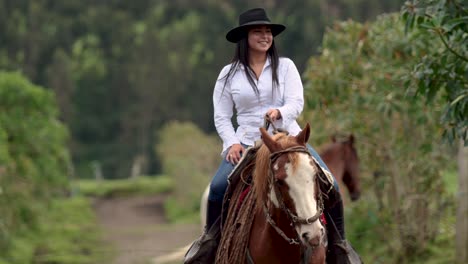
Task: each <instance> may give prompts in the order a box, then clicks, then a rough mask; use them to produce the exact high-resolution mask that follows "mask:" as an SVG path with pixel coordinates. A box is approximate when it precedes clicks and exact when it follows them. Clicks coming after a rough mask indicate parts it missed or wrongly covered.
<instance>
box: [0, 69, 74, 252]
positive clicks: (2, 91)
mask: <svg viewBox="0 0 468 264" xmlns="http://www.w3.org/2000/svg"><path fill="white" fill-rule="evenodd" d="M57 114H58V111H57V107H56V104H55V101H54V96H53V93H51V92H50V91H46V90H44V89H43V88H41V87H38V86H35V85H33V84H31V83H30V82H29V81H28V80H26V79H25V78H24V77H23V76H22V75H21V74H19V73H6V72H0V251H3V250H7V249H8V248H9V247H10V246H12V244H11V243H12V242H14V241H15V236H16V235H17V233H18V232H23V231H25V230H35V229H37V228H38V226H37V221H38V215H39V212H40V211H41V210H42V209H43V208H44V206H46V205H47V203H48V201H50V199H52V198H54V197H60V196H63V195H64V194H65V193H67V192H68V179H67V175H68V168H69V166H70V163H69V156H68V150H67V149H66V144H65V142H66V140H67V137H68V134H67V130H66V128H65V127H64V126H63V125H62V124H61V123H60V122H59V120H58V118H57ZM13 244H14V243H13Z"/></svg>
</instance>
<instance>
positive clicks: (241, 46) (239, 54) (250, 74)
mask: <svg viewBox="0 0 468 264" xmlns="http://www.w3.org/2000/svg"><path fill="white" fill-rule="evenodd" d="M267 56H269V57H270V60H271V62H270V67H271V72H272V76H271V79H272V83H273V87H272V88H273V89H272V94H273V91H274V90H275V89H274V88H275V87H277V86H278V85H279V81H278V64H279V56H278V51H277V50H276V46H275V41H274V40H273V41H272V43H271V47H270V48H269V49H268V51H267ZM240 65H243V66H244V71H245V75H246V76H247V79H248V80H249V83H250V85H251V86H252V89H253V90H254V92H255V94H256V95H257V96H259V91H258V87H257V85H256V84H255V82H254V79H253V78H254V74H255V73H254V71H253V70H252V68H251V67H250V62H249V42H248V39H247V36H246V37H245V38H243V39H241V40H240V41H239V42H237V44H236V50H235V52H234V57H233V58H232V61H231V68H230V69H229V71H228V73H227V74H226V75H225V76H223V77H222V78H221V80H224V86H223V91H222V92H221V93H223V92H224V88H226V85H227V83H228V82H230V80H231V79H232V76H233V75H234V73H235V72H236V70H237V69H238V67H239V66H240Z"/></svg>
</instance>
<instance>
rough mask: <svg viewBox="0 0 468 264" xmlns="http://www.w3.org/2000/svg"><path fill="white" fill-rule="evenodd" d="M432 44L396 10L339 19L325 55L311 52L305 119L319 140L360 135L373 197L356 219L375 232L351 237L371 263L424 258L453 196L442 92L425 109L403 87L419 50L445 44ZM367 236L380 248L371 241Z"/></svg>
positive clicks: (326, 41) (363, 167) (327, 39)
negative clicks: (448, 186)
mask: <svg viewBox="0 0 468 264" xmlns="http://www.w3.org/2000/svg"><path fill="white" fill-rule="evenodd" d="M343 43H346V45H343ZM429 43H431V39H430V38H420V37H419V34H418V32H416V31H415V32H412V33H410V34H405V29H404V23H403V21H402V20H401V18H400V17H399V16H397V15H396V14H392V15H383V16H379V17H378V18H377V20H376V21H374V22H372V23H367V24H361V23H356V22H353V21H347V22H340V23H336V24H335V25H334V26H333V28H331V29H329V31H328V32H327V34H326V35H325V36H324V41H323V45H322V54H321V56H319V57H315V58H311V60H310V62H309V66H308V70H307V72H306V73H305V79H306V85H305V89H306V91H305V93H306V101H307V106H306V109H305V111H304V116H303V120H307V121H310V122H311V123H312V124H313V126H312V132H311V134H312V135H313V137H312V138H313V139H314V140H316V141H317V142H319V143H318V144H317V145H320V143H321V142H323V141H325V139H326V138H328V136H329V134H333V133H337V132H338V133H344V132H347V133H350V132H352V133H354V135H355V136H356V138H357V148H358V149H359V156H360V158H361V170H362V175H363V185H364V186H363V189H364V190H366V191H367V192H371V191H373V193H372V194H367V195H366V196H367V197H369V198H367V199H366V198H363V199H364V200H368V201H372V202H370V203H369V204H367V205H365V206H364V208H362V209H360V213H359V215H355V216H353V217H354V218H353V219H354V221H358V222H360V224H362V223H363V222H366V221H368V222H367V223H366V224H364V225H362V226H361V225H358V226H356V227H355V228H356V232H362V231H363V229H364V228H365V226H368V228H369V229H370V230H372V231H366V232H364V233H363V234H362V236H361V233H359V236H355V237H354V238H353V239H355V240H353V242H354V243H357V245H358V247H359V248H360V249H361V250H362V251H363V252H362V253H363V255H364V256H366V258H367V260H368V261H367V262H371V263H375V262H378V263H388V262H387V261H382V262H380V261H381V260H380V259H378V256H379V254H380V255H382V254H383V255H386V256H391V261H389V262H390V263H405V262H411V261H413V260H415V259H424V256H425V254H426V252H427V249H428V247H429V244H430V243H432V242H433V241H434V240H436V239H437V237H438V235H439V234H438V226H439V224H440V218H441V216H440V214H441V212H442V208H444V206H445V203H446V201H447V199H448V198H447V197H448V196H447V192H446V190H445V186H444V184H443V179H442V174H441V172H442V171H441V169H440V168H443V167H444V166H446V164H447V162H449V158H448V157H449V155H448V154H449V152H447V150H446V149H445V148H446V147H445V146H444V145H443V144H442V143H441V134H442V133H441V129H440V127H439V126H438V122H437V120H438V119H439V118H440V116H441V114H442V113H441V112H442V105H441V98H440V97H439V96H438V97H434V99H433V105H432V107H427V106H426V105H425V104H424V103H423V102H418V101H413V100H412V99H411V98H410V97H408V96H407V93H406V91H405V89H404V88H403V87H404V78H405V76H407V74H408V73H409V72H410V71H411V67H412V66H413V65H414V63H415V62H416V61H418V60H419V58H420V57H421V55H422V54H425V53H427V52H428V49H438V48H439V47H440V46H437V45H434V44H431V45H429ZM438 135H439V136H438ZM376 208H378V209H379V210H377V209H376ZM358 211H359V210H358ZM366 217H369V218H368V219H366V220H365V221H364V218H366ZM352 232H353V231H351V232H348V233H352ZM370 236H375V238H374V239H370V238H369V237H370ZM369 239H370V240H377V241H379V242H380V243H379V244H378V245H382V247H381V248H377V249H376V248H374V247H373V248H369V247H366V246H365V244H367V243H369ZM382 241H387V243H383V244H382ZM361 244H362V246H361ZM372 245H376V243H372ZM411 263H412V262H411Z"/></svg>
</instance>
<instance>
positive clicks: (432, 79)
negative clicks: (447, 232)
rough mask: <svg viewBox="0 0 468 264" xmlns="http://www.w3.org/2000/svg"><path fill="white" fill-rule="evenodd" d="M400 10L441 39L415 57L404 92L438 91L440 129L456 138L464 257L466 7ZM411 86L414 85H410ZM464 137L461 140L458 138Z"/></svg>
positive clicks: (450, 4) (455, 1)
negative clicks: (440, 96) (418, 58)
mask: <svg viewBox="0 0 468 264" xmlns="http://www.w3.org/2000/svg"><path fill="white" fill-rule="evenodd" d="M402 15H403V17H404V18H405V19H406V25H407V28H408V29H413V28H415V27H417V28H418V29H419V30H420V32H421V37H422V38H426V37H433V38H434V39H436V40H437V41H438V42H439V43H441V44H443V48H441V49H432V50H431V52H430V53H428V54H426V55H425V56H424V57H423V58H422V59H421V61H420V62H418V63H417V64H416V65H415V67H414V69H413V72H412V75H411V77H412V78H411V79H410V80H409V82H408V93H410V94H415V95H416V96H418V95H422V96H423V97H425V99H426V101H427V102H428V103H432V101H433V99H434V98H435V97H436V94H437V93H443V97H444V101H445V111H444V115H443V117H442V120H441V121H442V124H443V125H444V130H445V132H444V135H445V137H446V138H447V139H448V140H449V141H450V142H451V141H453V140H454V139H456V138H458V139H459V140H460V144H459V154H458V155H459V157H458V167H459V170H458V171H459V175H458V181H459V185H458V186H459V191H458V193H459V195H458V207H457V232H456V233H457V237H456V247H457V261H458V262H459V263H467V262H468V150H467V146H468V78H467V77H468V74H467V73H468V45H467V32H468V9H467V7H466V2H463V1H459V0H447V1H446V0H443V1H441V0H439V1H436V0H419V1H408V2H406V3H405V5H404V6H403V10H402ZM413 87H417V89H413ZM463 142H464V143H463Z"/></svg>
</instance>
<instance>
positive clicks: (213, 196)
mask: <svg viewBox="0 0 468 264" xmlns="http://www.w3.org/2000/svg"><path fill="white" fill-rule="evenodd" d="M244 147H246V146H245V145H244ZM307 148H308V149H309V152H310V154H311V155H312V156H313V157H314V158H315V159H316V160H317V161H318V163H319V164H320V166H322V167H323V168H325V169H327V170H328V171H330V170H329V169H328V167H327V165H325V162H323V160H322V158H320V156H319V154H318V153H317V152H316V151H315V149H314V148H312V146H311V145H309V144H307ZM233 169H234V165H233V164H231V163H230V162H229V161H227V160H226V159H225V158H224V157H223V160H222V161H221V165H219V168H218V170H217V171H216V174H215V175H214V177H213V180H211V184H210V194H209V195H208V200H209V201H213V202H222V201H223V199H224V194H225V193H226V189H227V186H228V181H227V178H228V176H229V174H230V173H231V172H232V170H233ZM333 186H334V187H335V189H336V190H337V191H339V187H338V183H337V181H336V179H335V176H333Z"/></svg>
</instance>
